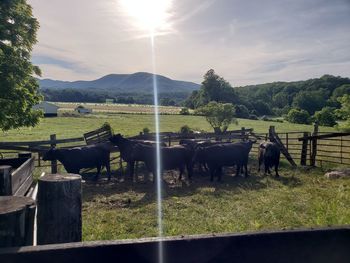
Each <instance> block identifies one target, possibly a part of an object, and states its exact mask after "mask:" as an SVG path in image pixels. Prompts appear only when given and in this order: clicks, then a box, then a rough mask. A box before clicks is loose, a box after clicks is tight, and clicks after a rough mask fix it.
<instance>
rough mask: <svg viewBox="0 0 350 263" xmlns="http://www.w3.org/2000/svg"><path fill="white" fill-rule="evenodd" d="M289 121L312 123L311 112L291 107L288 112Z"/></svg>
mask: <svg viewBox="0 0 350 263" xmlns="http://www.w3.org/2000/svg"><path fill="white" fill-rule="evenodd" d="M287 121H289V122H291V123H299V124H310V122H311V119H310V114H309V113H308V112H307V111H306V110H301V109H291V110H290V111H289V112H288V114H287Z"/></svg>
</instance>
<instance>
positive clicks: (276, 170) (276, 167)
mask: <svg viewBox="0 0 350 263" xmlns="http://www.w3.org/2000/svg"><path fill="white" fill-rule="evenodd" d="M275 172H276V177H280V175H279V174H278V164H276V165H275Z"/></svg>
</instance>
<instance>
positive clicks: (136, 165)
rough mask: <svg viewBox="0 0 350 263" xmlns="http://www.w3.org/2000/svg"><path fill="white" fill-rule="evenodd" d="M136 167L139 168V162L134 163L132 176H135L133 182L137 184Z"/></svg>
mask: <svg viewBox="0 0 350 263" xmlns="http://www.w3.org/2000/svg"><path fill="white" fill-rule="evenodd" d="M138 167H139V162H138V161H136V162H135V167H134V175H135V181H136V182H137V170H138Z"/></svg>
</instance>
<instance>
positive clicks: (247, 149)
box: [235, 140, 256, 176]
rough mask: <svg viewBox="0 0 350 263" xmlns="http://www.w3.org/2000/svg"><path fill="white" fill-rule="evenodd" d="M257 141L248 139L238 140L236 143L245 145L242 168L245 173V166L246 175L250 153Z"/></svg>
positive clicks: (246, 173)
mask: <svg viewBox="0 0 350 263" xmlns="http://www.w3.org/2000/svg"><path fill="white" fill-rule="evenodd" d="M254 143H256V141H255V140H254V141H252V140H248V141H242V142H236V143H235V145H241V146H243V147H244V150H245V151H244V153H243V154H244V161H243V164H242V170H241V172H242V173H243V167H244V168H245V175H246V176H247V175H248V160H249V153H250V151H251V149H252V147H253V144H254Z"/></svg>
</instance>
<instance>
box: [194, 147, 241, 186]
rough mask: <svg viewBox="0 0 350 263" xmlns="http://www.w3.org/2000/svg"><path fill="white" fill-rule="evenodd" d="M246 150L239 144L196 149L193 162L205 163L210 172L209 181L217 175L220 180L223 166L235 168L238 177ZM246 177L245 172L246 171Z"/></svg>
mask: <svg viewBox="0 0 350 263" xmlns="http://www.w3.org/2000/svg"><path fill="white" fill-rule="evenodd" d="M246 152H247V148H246V146H244V145H241V144H233V143H224V144H216V145H211V146H207V147H199V148H197V149H196V151H195V154H194V157H193V162H195V161H198V162H205V163H206V164H207V165H208V167H209V170H210V180H211V181H213V180H214V175H215V174H217V175H218V181H220V180H221V170H222V167H223V166H235V165H236V166H237V169H236V175H239V172H240V170H241V167H242V165H244V162H245V160H246V157H245V153H246ZM246 176H247V170H246Z"/></svg>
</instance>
